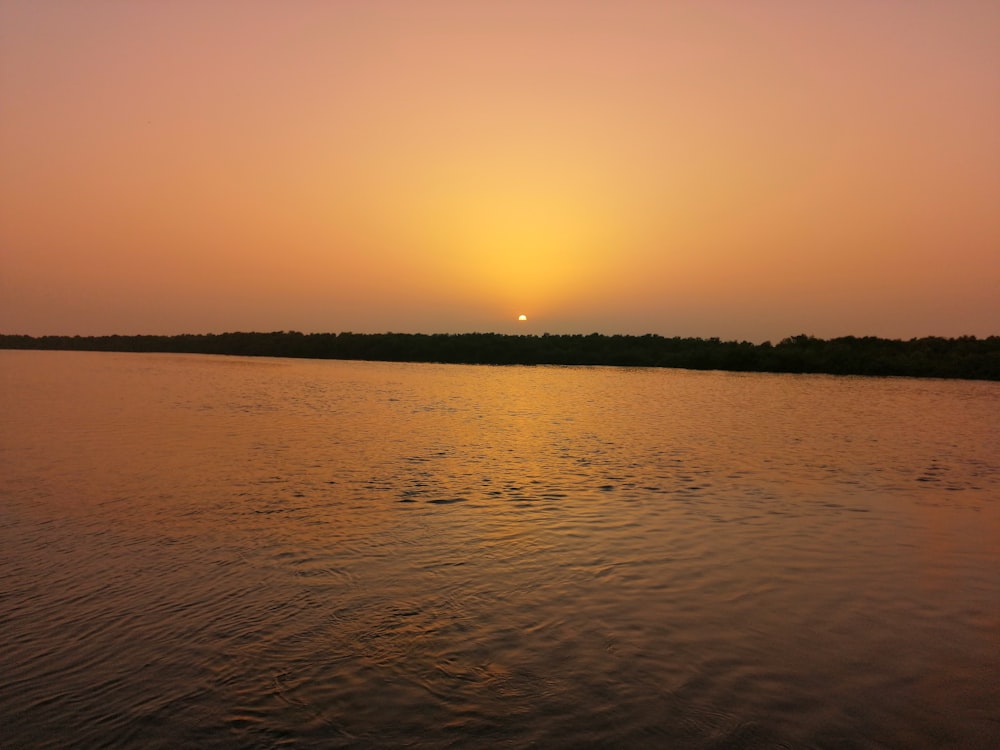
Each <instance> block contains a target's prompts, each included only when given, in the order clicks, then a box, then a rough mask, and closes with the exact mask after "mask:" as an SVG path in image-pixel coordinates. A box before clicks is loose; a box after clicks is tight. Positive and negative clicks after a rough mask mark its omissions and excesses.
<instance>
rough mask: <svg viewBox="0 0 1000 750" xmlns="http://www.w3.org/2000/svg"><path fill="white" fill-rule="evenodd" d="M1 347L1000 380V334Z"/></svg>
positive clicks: (166, 339)
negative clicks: (905, 337)
mask: <svg viewBox="0 0 1000 750" xmlns="http://www.w3.org/2000/svg"><path fill="white" fill-rule="evenodd" d="M0 348H3V349H68V350H86V351H115V352H174V353H190V354H229V355H240V356H254V357H256V356H264V357H307V358H319V359H361V360H380V361H394V362H447V363H456V364H489V365H612V366H620V367H679V368H686V369H694V370H737V371H745V372H792V373H829V374H834V375H876V376H885V375H904V376H911V377H934V378H967V379H978V380H1000V336H989V337H987V338H976V337H975V336H960V337H958V338H941V337H937V336H930V337H924V338H915V339H910V340H908V341H902V340H896V339H883V338H877V337H874V336H863V337H856V336H843V337H840V338H833V339H818V338H815V337H813V336H808V335H805V334H800V335H798V336H791V337H789V338H786V339H783V340H782V341H780V342H778V343H777V344H771V342H769V341H765V342H764V343H762V344H753V343H751V342H748V341H721V340H719V339H718V338H709V339H702V338H681V337H677V336H675V337H672V338H670V337H665V336H658V335H656V334H646V335H643V336H626V335H603V334H598V333H592V334H589V335H583V334H572V335H569V334H566V335H562V334H548V333H546V334H542V335H540V336H536V335H505V334H498V333H460V334H444V333H438V334H422V333H350V332H346V333H309V334H305V333H299V332H297V331H274V332H271V333H244V332H233V333H218V334H211V333H208V334H182V335H177V336H153V335H141V336H119V335H112V336H37V337H33V336H21V335H3V334H0Z"/></svg>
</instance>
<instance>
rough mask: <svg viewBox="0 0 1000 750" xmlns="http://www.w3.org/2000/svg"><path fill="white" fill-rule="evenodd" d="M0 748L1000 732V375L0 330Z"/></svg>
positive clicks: (963, 741) (618, 741) (744, 739)
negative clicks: (442, 356)
mask: <svg viewBox="0 0 1000 750" xmlns="http://www.w3.org/2000/svg"><path fill="white" fill-rule="evenodd" d="M0 386H2V387H0V581H2V585H0V747H2V748H4V750H11V749H13V748H37V747H53V748H63V747H69V746H73V747H78V748H97V747H102V748H117V747H138V746H141V747H149V748H157V747H162V748H178V747H181V748H229V747H241V748H242V747H246V748H271V747H279V746H280V747H292V748H327V747H359V748H365V747H403V746H408V747H428V748H439V747H509V748H515V747H527V746H532V747H540V748H541V747H544V748H550V747H556V748H559V747H565V748H570V747H586V746H589V747H651V748H660V747H683V748H765V747H766V748H773V747H782V748H800V747H801V748H907V749H913V748H944V747H952V748H985V747H1000V383H991V382H976V381H947V380H914V379H905V378H885V379H878V378H860V377H831V376H815V375H805V376H803V375H770V374H740V373H720V372H693V371H684V370H661V369H650V370H641V369H615V368H588V367H487V366H459V365H433V364H395V363H374V362H349V361H316V360H288V359H266V358H260V359H250V358H236V357H212V356H195V355H174V354H111V353H90V352H37V351H0Z"/></svg>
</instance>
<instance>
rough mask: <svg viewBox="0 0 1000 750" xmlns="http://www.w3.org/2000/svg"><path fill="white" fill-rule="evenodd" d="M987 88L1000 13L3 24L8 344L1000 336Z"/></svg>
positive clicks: (263, 4)
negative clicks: (274, 336)
mask: <svg viewBox="0 0 1000 750" xmlns="http://www.w3.org/2000/svg"><path fill="white" fill-rule="evenodd" d="M998 71H1000V3H997V2H993V1H992V0H947V1H946V0H934V1H932V0H841V1H840V2H836V3H828V2H802V0H753V1H752V2H751V1H750V0H732V1H730V2H725V1H714V2H713V1H712V0H698V1H695V0H691V1H690V2H685V1H683V0H677V1H676V2H669V1H668V0H656V1H654V0H649V1H641V0H613V1H607V2H603V1H600V0H504V1H502V2H501V1H497V2H486V1H483V2H475V1H474V0H426V1H425V0H341V1H337V0H326V1H321V0H282V1H280V2H279V0H267V1H261V0H232V1H231V2H228V1H224V0H214V1H213V0H171V1H170V2H166V1H159V2H158V1H154V0H140V1H138V2H125V1H124V0H73V1H70V0H64V1H60V0H23V1H22V0H0V333H9V334H13V333H18V334H29V335H43V334H59V335H77V334H79V335H100V334H110V333H120V334H137V333H150V334H177V333H217V332H223V331H277V330H299V331H303V332H317V331H323V332H337V331H354V332H372V333H375V332H385V331H394V332H424V333H436V332H441V333H460V332H472V331H496V332H501V333H543V332H550V333H590V332H595V331H596V332H601V333H625V334H643V333H656V334H661V335H664V336H701V337H711V336H718V337H720V338H722V339H725V340H729V339H740V340H750V341H758V342H759V341H764V340H771V341H778V340H780V339H782V338H784V337H786V336H791V335H796V334H799V333H807V334H810V335H815V336H819V337H822V338H828V337H833V336H844V335H856V336H864V335H874V336H886V337H891V338H912V337H919V336H927V335H935V336H959V335H977V336H987V335H996V334H1000V73H998ZM522 314H523V315H525V316H527V318H528V320H527V321H524V322H519V321H518V320H517V318H518V316H519V315H522Z"/></svg>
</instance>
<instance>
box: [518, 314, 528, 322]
mask: <svg viewBox="0 0 1000 750" xmlns="http://www.w3.org/2000/svg"><path fill="white" fill-rule="evenodd" d="M517 319H518V320H519V321H521V322H522V323H523V322H524V321H526V320H527V319H528V316H527V315H518V316H517Z"/></svg>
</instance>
